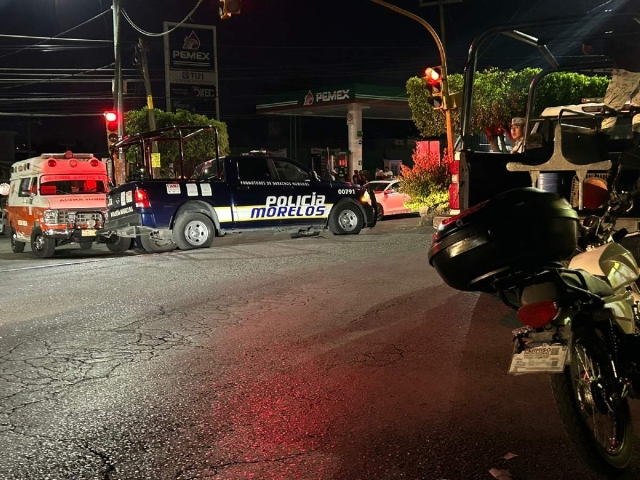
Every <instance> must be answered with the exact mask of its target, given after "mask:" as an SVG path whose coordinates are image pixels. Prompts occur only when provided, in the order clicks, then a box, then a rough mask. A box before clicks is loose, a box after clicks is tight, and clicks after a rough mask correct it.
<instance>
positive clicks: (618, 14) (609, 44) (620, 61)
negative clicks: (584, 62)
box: [582, 0, 640, 142]
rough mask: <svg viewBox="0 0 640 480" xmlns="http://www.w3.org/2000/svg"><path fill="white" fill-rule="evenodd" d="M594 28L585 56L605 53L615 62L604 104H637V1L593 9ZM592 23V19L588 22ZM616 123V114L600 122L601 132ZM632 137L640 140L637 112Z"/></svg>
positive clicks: (639, 100)
mask: <svg viewBox="0 0 640 480" xmlns="http://www.w3.org/2000/svg"><path fill="white" fill-rule="evenodd" d="M590 14H591V15H592V16H593V23H594V24H595V27H593V28H592V30H591V35H590V38H588V39H587V40H585V41H584V44H583V45H582V52H583V53H584V54H585V55H597V54H604V55H606V56H608V57H609V58H611V59H612V60H613V61H614V68H613V71H612V74H611V82H610V83H609V87H608V88H607V93H606V94H605V97H604V104H605V105H606V106H607V107H609V108H610V109H612V110H615V111H620V110H621V109H622V107H624V105H625V103H626V102H628V101H631V105H632V106H634V107H640V2H638V0H610V1H608V2H606V3H603V4H602V5H600V6H599V7H596V8H595V9H593V10H592V11H591V12H590ZM590 23H591V22H590ZM615 125H616V117H615V116H613V117H608V118H605V119H604V120H603V121H602V130H603V132H604V133H610V132H611V130H612V129H613V127H614V126H615ZM632 125H633V127H632V130H633V136H634V140H636V142H638V141H639V140H640V113H637V114H636V115H634V117H633V120H632Z"/></svg>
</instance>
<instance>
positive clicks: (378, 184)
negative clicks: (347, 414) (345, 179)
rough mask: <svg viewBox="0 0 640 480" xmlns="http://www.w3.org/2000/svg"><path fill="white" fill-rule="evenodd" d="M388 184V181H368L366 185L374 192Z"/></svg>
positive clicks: (380, 190)
mask: <svg viewBox="0 0 640 480" xmlns="http://www.w3.org/2000/svg"><path fill="white" fill-rule="evenodd" d="M388 186H389V184H388V183H386V182H385V183H370V184H369V185H368V187H371V188H372V189H373V191H374V192H382V191H383V190H384V189H386V188H387V187H388Z"/></svg>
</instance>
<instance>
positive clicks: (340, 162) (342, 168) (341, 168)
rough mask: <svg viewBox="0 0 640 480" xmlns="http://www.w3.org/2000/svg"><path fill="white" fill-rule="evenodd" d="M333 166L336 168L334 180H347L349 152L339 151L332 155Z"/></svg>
mask: <svg viewBox="0 0 640 480" xmlns="http://www.w3.org/2000/svg"><path fill="white" fill-rule="evenodd" d="M333 164H334V168H335V170H336V173H337V175H336V177H337V178H336V180H348V177H349V154H348V153H346V152H339V153H337V154H336V155H334V162H333Z"/></svg>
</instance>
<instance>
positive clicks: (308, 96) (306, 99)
mask: <svg viewBox="0 0 640 480" xmlns="http://www.w3.org/2000/svg"><path fill="white" fill-rule="evenodd" d="M309 105H313V93H311V90H309V93H307V94H306V95H305V97H304V106H305V107H307V106H309Z"/></svg>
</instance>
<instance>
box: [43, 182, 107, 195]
mask: <svg viewBox="0 0 640 480" xmlns="http://www.w3.org/2000/svg"><path fill="white" fill-rule="evenodd" d="M106 191H107V190H106V185H105V182H104V181H102V180H60V181H49V182H45V183H42V184H40V195H82V194H85V193H106Z"/></svg>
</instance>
